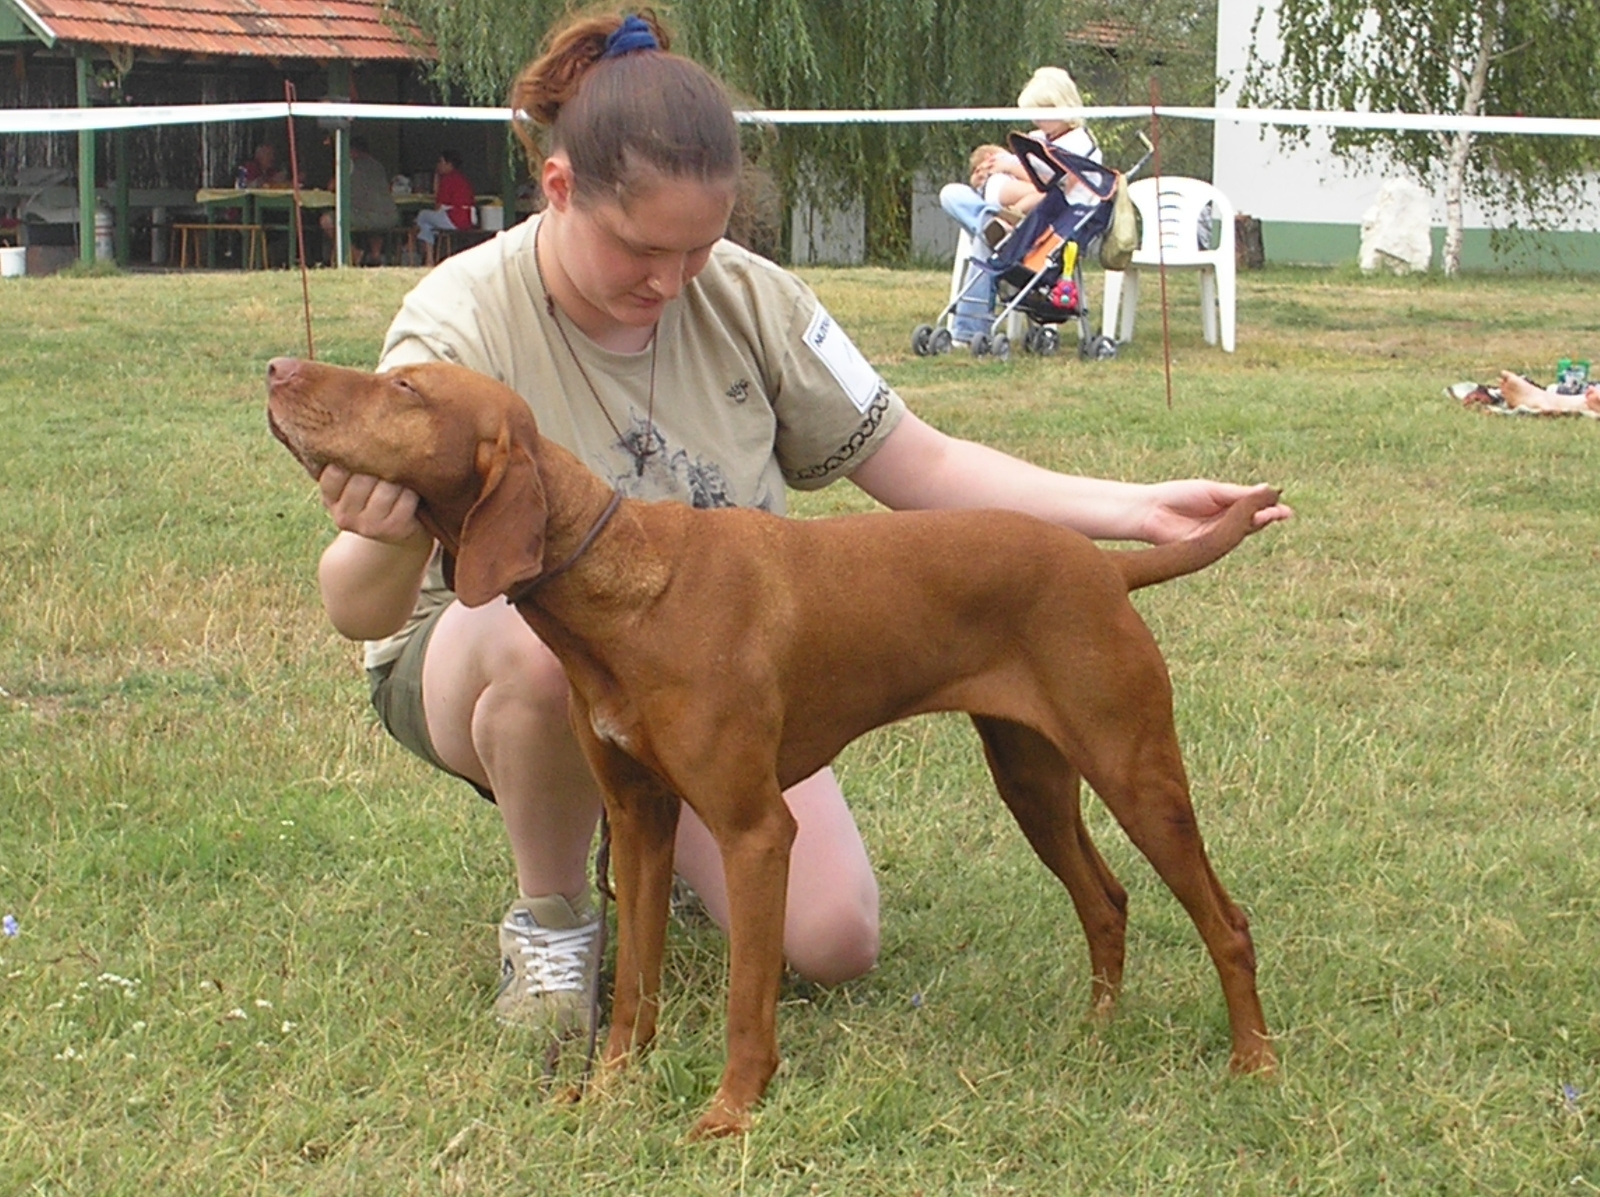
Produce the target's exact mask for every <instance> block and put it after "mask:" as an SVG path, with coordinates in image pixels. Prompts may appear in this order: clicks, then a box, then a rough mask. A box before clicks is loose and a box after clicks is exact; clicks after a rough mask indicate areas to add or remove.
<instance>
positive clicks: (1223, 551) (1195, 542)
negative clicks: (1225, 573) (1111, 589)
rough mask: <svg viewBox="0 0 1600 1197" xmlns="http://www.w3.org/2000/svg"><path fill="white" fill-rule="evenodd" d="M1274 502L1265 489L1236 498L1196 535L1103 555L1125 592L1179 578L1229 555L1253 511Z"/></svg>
mask: <svg viewBox="0 0 1600 1197" xmlns="http://www.w3.org/2000/svg"><path fill="white" fill-rule="evenodd" d="M1277 501H1278V492H1277V491H1276V490H1272V489H1265V490H1262V491H1260V492H1258V493H1256V494H1251V495H1247V496H1245V497H1244V498H1242V499H1240V500H1239V501H1238V502H1237V503H1235V504H1234V505H1233V506H1232V507H1230V508H1228V510H1227V511H1225V512H1224V513H1223V514H1222V517H1221V518H1220V519H1218V520H1217V522H1216V523H1215V524H1213V525H1212V526H1211V527H1209V528H1207V529H1206V530H1205V531H1204V532H1202V533H1201V534H1200V535H1199V536H1195V537H1191V538H1189V539H1187V540H1175V541H1172V542H1171V543H1170V544H1163V545H1157V546H1156V547H1155V548H1153V549H1113V550H1110V551H1108V552H1107V554H1106V555H1107V556H1109V557H1110V558H1111V559H1112V561H1114V562H1115V563H1116V566H1117V568H1118V569H1120V570H1121V571H1122V580H1123V581H1124V582H1126V583H1127V585H1128V589H1129V590H1138V589H1140V588H1141V587H1144V586H1154V585H1155V584H1156V583H1158V582H1168V581H1171V580H1172V579H1173V578H1181V577H1183V575H1184V574H1192V573H1195V572H1197V571H1199V570H1202V569H1204V568H1205V567H1206V566H1208V565H1210V564H1211V563H1212V562H1213V561H1216V560H1218V559H1219V558H1221V557H1225V556H1227V555H1228V554H1229V553H1230V552H1232V551H1233V550H1234V549H1235V548H1236V547H1237V546H1238V544H1239V542H1240V541H1242V540H1243V539H1244V538H1245V537H1246V536H1248V535H1250V532H1251V529H1252V527H1253V526H1254V523H1255V517H1256V512H1258V511H1263V510H1265V509H1266V508H1268V507H1271V506H1272V505H1273V504H1274V503H1276V502H1277Z"/></svg>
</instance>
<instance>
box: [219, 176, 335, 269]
mask: <svg viewBox="0 0 1600 1197" xmlns="http://www.w3.org/2000/svg"><path fill="white" fill-rule="evenodd" d="M194 202H195V203H197V204H199V205H200V207H202V208H204V209H205V212H206V224H207V225H208V226H210V228H209V231H208V235H207V243H206V262H207V264H208V265H209V264H211V263H212V262H213V261H214V260H215V246H214V239H215V235H216V231H217V230H225V229H228V228H230V227H237V225H244V226H247V227H248V226H256V227H260V228H262V229H265V225H264V223H263V221H262V219H261V218H262V217H263V216H264V215H265V214H266V213H267V212H272V211H288V212H290V213H293V211H294V206H295V193H294V190H293V189H292V188H289V187H202V188H201V189H200V190H199V191H197V192H195V193H194ZM336 202H337V200H336V199H335V197H334V194H333V192H331V191H328V190H327V189H325V188H321V187H303V188H301V189H300V207H302V208H308V209H322V208H331V207H333V205H334V204H335V203H336ZM232 208H237V209H238V210H239V212H240V214H241V215H240V219H239V221H238V222H237V225H235V224H233V223H232V222H221V223H219V222H218V221H217V220H216V219H215V218H214V215H215V213H216V212H217V211H218V210H219V209H220V210H228V209H232ZM288 234H289V255H288V262H289V265H290V266H291V267H292V266H294V265H296V264H297V263H298V262H299V260H300V239H299V237H298V235H297V234H298V230H297V229H296V228H295V222H294V220H293V219H292V218H291V219H290V221H289V224H288ZM246 235H247V236H248V234H246ZM263 265H265V263H264V262H263Z"/></svg>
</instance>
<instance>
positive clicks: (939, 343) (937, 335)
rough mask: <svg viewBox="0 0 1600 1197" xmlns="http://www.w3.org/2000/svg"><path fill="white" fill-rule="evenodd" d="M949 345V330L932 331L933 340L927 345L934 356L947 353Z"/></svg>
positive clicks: (938, 329)
mask: <svg viewBox="0 0 1600 1197" xmlns="http://www.w3.org/2000/svg"><path fill="white" fill-rule="evenodd" d="M950 344H951V337H950V330H949V329H948V328H936V329H934V330H933V339H932V341H930V342H929V344H928V350H929V352H931V353H936V354H943V353H949V352H950Z"/></svg>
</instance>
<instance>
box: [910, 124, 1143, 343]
mask: <svg viewBox="0 0 1600 1197" xmlns="http://www.w3.org/2000/svg"><path fill="white" fill-rule="evenodd" d="M1007 141H1008V142H1009V144H1010V147H1011V152H1012V153H1013V154H1015V155H1016V156H1017V157H1018V158H1019V159H1020V160H1021V161H1022V165H1023V167H1024V169H1026V170H1027V172H1028V178H1029V179H1030V180H1032V182H1033V185H1034V187H1035V188H1037V189H1038V190H1039V191H1041V192H1043V193H1044V195H1043V198H1042V199H1041V200H1040V201H1039V203H1038V205H1037V206H1036V207H1035V208H1034V209H1033V211H1031V212H1029V213H1028V215H1027V216H1026V217H1025V218H1024V219H1023V221H1022V223H1021V224H1019V225H1017V227H1016V228H1015V229H1013V230H1011V232H1010V233H1008V234H1007V235H1006V236H1005V237H1004V239H1003V240H1001V241H1000V242H999V244H998V245H996V246H994V248H993V252H992V256H988V257H985V256H982V255H980V254H977V253H974V254H973V256H972V257H971V259H969V261H968V263H967V270H966V276H965V281H964V282H963V284H962V286H961V288H960V289H959V291H958V293H957V294H956V295H955V296H954V298H952V299H951V300H950V302H949V303H948V304H946V305H945V308H944V310H943V311H942V312H940V313H939V315H938V316H937V317H936V318H935V320H934V322H933V323H932V324H920V325H918V326H917V328H916V329H915V330H914V331H913V332H912V334H911V349H912V352H914V353H915V354H917V356H918V357H928V356H930V355H933V354H940V353H948V352H950V348H951V346H952V345H953V344H954V342H955V334H954V328H953V324H954V317H955V314H956V310H957V308H958V307H959V306H960V305H961V304H962V302H963V301H970V300H971V299H972V298H973V297H974V296H977V295H981V294H986V293H987V292H988V291H989V289H990V285H989V280H990V279H991V278H992V279H993V280H994V283H995V286H994V291H995V299H996V309H997V310H995V311H994V312H992V313H988V314H986V316H987V319H988V327H987V328H986V329H984V330H982V331H979V332H977V333H976V334H974V335H973V336H972V337H970V338H969V339H968V341H967V347H968V349H969V350H971V352H972V355H973V356H974V357H985V356H988V355H991V354H992V355H993V356H994V357H997V358H1000V359H1002V360H1004V359H1005V358H1008V357H1010V356H1011V338H1010V337H1009V336H1008V335H1007V334H1006V333H1005V332H1004V331H1002V330H1003V329H1004V328H1005V326H1006V324H1007V323H1008V321H1009V319H1010V317H1011V315H1012V313H1013V312H1020V313H1021V314H1022V315H1023V316H1025V317H1027V335H1026V336H1025V337H1024V338H1023V342H1022V345H1023V349H1024V350H1026V351H1027V352H1029V353H1036V354H1039V355H1041V356H1044V357H1049V356H1051V355H1052V354H1054V353H1055V352H1056V350H1057V349H1058V348H1059V346H1060V343H1061V333H1060V326H1061V325H1063V324H1065V323H1066V322H1067V321H1069V320H1071V321H1074V322H1076V325H1077V333H1078V356H1079V357H1081V358H1084V359H1105V358H1111V357H1115V356H1116V354H1117V343H1116V341H1115V340H1114V339H1113V338H1111V337H1108V336H1097V335H1095V333H1094V331H1093V327H1092V324H1091V322H1090V312H1089V300H1088V293H1087V291H1086V289H1085V288H1084V280H1083V257H1084V254H1086V253H1087V252H1088V250H1089V248H1090V245H1091V243H1093V242H1094V241H1095V240H1096V238H1098V237H1099V236H1100V235H1101V234H1102V233H1103V232H1105V230H1106V228H1107V226H1109V225H1110V223H1111V214H1112V201H1113V199H1114V198H1115V195H1116V186H1117V172H1116V171H1115V170H1113V169H1112V168H1111V167H1109V166H1104V165H1102V164H1100V163H1098V162H1096V161H1094V160H1093V159H1092V158H1084V157H1080V156H1079V155H1077V154H1069V153H1067V152H1065V151H1064V150H1061V149H1059V148H1057V147H1055V146H1052V145H1046V144H1044V143H1043V142H1041V141H1039V140H1038V139H1036V138H1033V137H1029V136H1027V135H1025V134H1022V133H1012V134H1010V136H1009V137H1008V138H1007ZM1140 165H1143V164H1142V163H1141V164H1140ZM1135 169H1138V168H1137V167H1136V168H1135ZM1077 183H1082V184H1083V185H1084V187H1086V188H1087V189H1088V190H1089V192H1090V193H1092V195H1093V196H1094V197H1095V198H1094V202H1092V203H1077V204H1074V203H1072V202H1070V201H1069V199H1068V198H1067V195H1068V192H1069V191H1071V190H1073V188H1074V185H1075V184H1077Z"/></svg>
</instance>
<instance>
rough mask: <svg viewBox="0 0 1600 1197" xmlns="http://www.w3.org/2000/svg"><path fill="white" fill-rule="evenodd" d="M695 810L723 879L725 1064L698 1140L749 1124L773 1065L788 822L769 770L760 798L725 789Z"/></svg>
mask: <svg viewBox="0 0 1600 1197" xmlns="http://www.w3.org/2000/svg"><path fill="white" fill-rule="evenodd" d="M697 797H698V796H697ZM691 801H693V800H692V799H691ZM695 809H696V811H697V813H698V814H699V815H700V817H701V818H702V819H703V820H704V821H705V823H706V825H707V827H708V828H709V829H710V831H711V834H712V835H713V836H714V837H716V841H717V846H718V847H719V848H720V849H721V852H722V869H723V873H724V876H725V877H726V879H727V885H728V920H729V926H728V949H729V965H728V1062H727V1066H726V1068H725V1069H724V1070H723V1074H722V1082H721V1083H720V1084H719V1085H718V1086H717V1092H716V1095H715V1096H714V1097H713V1098H712V1099H711V1105H710V1107H709V1108H708V1109H707V1110H706V1112H705V1113H704V1114H703V1115H702V1116H701V1118H700V1121H699V1122H698V1123H696V1124H695V1127H694V1130H693V1132H692V1135H693V1137H695V1138H705V1137H710V1136H716V1135H730V1134H741V1133H743V1132H744V1131H746V1130H748V1129H749V1127H750V1107H751V1106H753V1105H754V1104H755V1103H756V1102H757V1101H759V1100H760V1098H761V1095H762V1094H763V1093H764V1092H765V1091H766V1088H767V1082H768V1081H770V1080H771V1079H772V1074H773V1073H774V1072H776V1071H777V1070H778V1030H777V1016H778V989H779V986H780V985H781V983H782V981H783V922H784V906H785V902H786V898H787V895H788V888H789V849H790V846H791V845H792V844H793V843H794V836H795V822H794V817H793V816H792V815H791V814H790V813H789V808H788V806H787V805H786V804H785V803H784V801H783V793H782V791H781V790H779V789H778V786H777V779H776V777H775V776H769V777H768V778H767V780H766V784H765V786H764V787H762V789H761V791H760V792H759V797H756V796H751V795H747V794H746V793H741V792H738V791H725V792H723V793H722V794H719V795H718V796H717V797H716V799H715V800H714V801H713V802H711V803H710V804H709V805H708V804H706V803H704V802H703V801H702V802H700V803H698V804H697V805H696V806H695Z"/></svg>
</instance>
